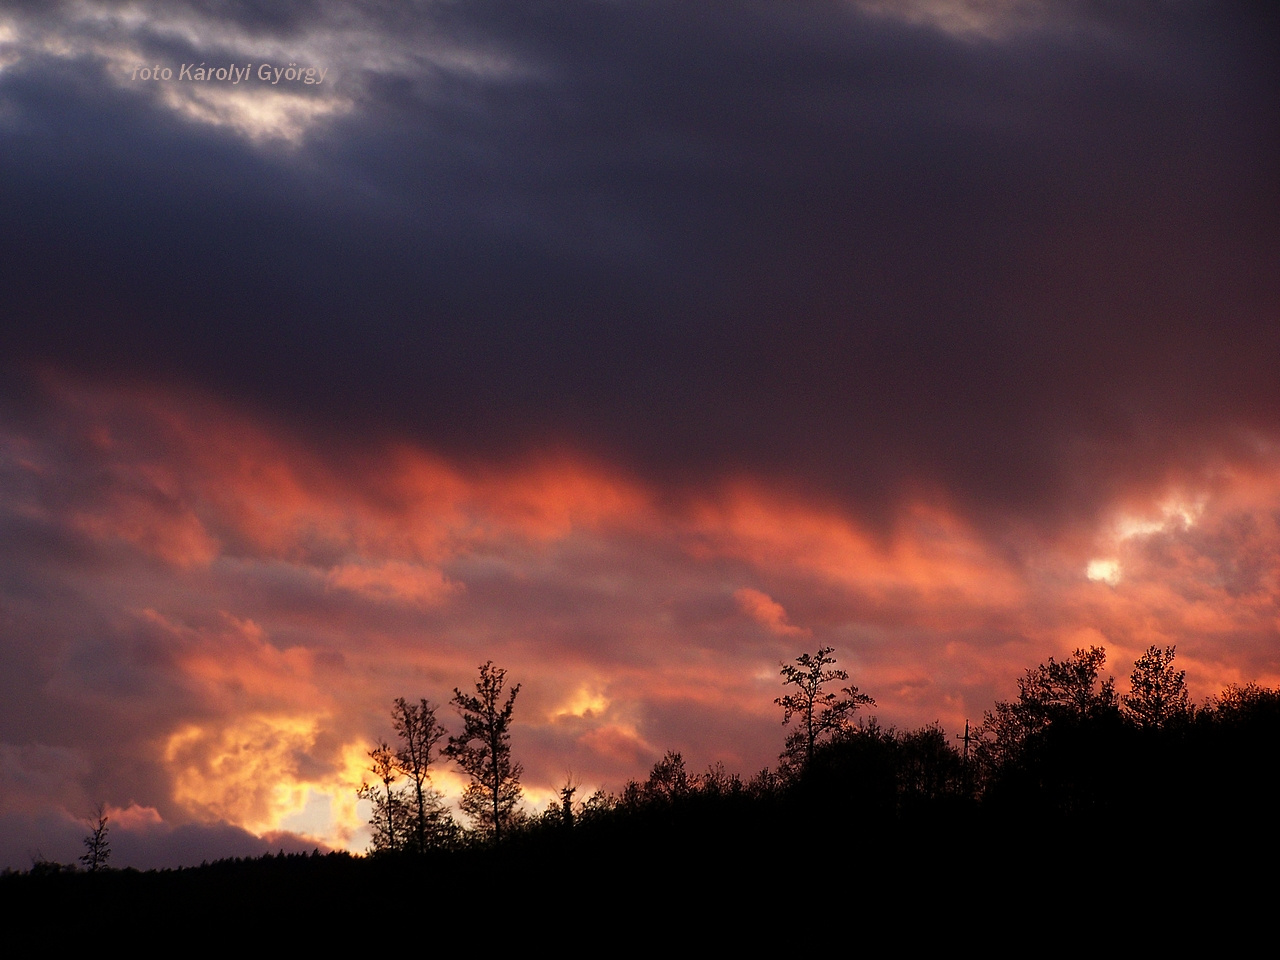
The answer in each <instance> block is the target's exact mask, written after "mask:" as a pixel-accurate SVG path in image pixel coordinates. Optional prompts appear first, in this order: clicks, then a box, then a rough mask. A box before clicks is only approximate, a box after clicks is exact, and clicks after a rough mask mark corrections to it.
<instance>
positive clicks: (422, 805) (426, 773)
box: [392, 697, 447, 853]
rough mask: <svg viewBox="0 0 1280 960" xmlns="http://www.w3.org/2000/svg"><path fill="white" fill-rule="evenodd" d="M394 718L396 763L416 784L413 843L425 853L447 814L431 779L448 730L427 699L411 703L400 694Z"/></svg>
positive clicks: (412, 803)
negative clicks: (437, 719)
mask: <svg viewBox="0 0 1280 960" xmlns="http://www.w3.org/2000/svg"><path fill="white" fill-rule="evenodd" d="M392 719H393V721H394V725H395V731H396V734H397V735H398V736H399V738H400V743H399V746H398V747H397V748H396V757H395V759H396V766H397V768H398V769H399V770H400V772H401V773H403V774H404V775H405V776H406V777H408V778H409V780H410V782H411V784H412V786H411V796H410V800H411V806H412V811H411V813H412V820H413V827H412V842H413V846H414V848H415V849H416V850H417V851H418V852H419V853H422V852H424V851H425V850H426V849H427V847H428V846H430V845H431V843H432V839H433V836H434V834H436V833H437V832H438V827H439V825H440V821H441V818H442V817H444V816H447V814H445V813H444V811H443V808H442V804H441V801H440V794H439V793H437V792H436V791H435V790H434V789H432V787H431V785H430V783H429V782H428V781H429V778H430V767H431V763H432V761H433V760H434V759H435V753H436V745H437V744H438V743H439V742H440V741H441V740H443V739H444V738H445V736H446V733H447V732H446V731H445V729H444V727H442V726H441V725H440V724H439V723H438V722H436V713H435V707H433V706H432V705H431V704H429V703H428V702H427V701H426V700H425V699H424V700H420V701H418V702H417V703H409V702H408V701H407V700H405V698H404V697H399V698H398V699H397V700H396V701H395V709H394V710H393V711H392Z"/></svg>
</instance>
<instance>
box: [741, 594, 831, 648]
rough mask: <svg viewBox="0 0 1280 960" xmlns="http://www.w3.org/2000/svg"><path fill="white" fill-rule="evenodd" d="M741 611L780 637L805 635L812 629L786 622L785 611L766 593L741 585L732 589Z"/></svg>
mask: <svg viewBox="0 0 1280 960" xmlns="http://www.w3.org/2000/svg"><path fill="white" fill-rule="evenodd" d="M733 598H734V599H735V600H737V601H738V606H739V607H740V608H741V610H742V612H743V613H745V614H746V615H747V616H749V617H751V619H753V620H755V621H756V622H757V623H759V624H761V625H762V626H764V627H767V628H768V629H769V630H771V631H772V632H773V633H776V634H777V635H778V636H780V637H807V636H809V635H810V634H811V633H812V631H810V630H806V629H804V628H803V627H797V626H795V625H793V624H790V623H788V622H787V611H786V610H784V609H783V608H782V604H780V603H778V602H776V601H775V600H773V599H772V598H771V597H770V596H769V595H768V594H767V593H761V592H760V591H759V590H753V589H751V588H750V587H743V588H742V589H741V590H736V591H734V594H733Z"/></svg>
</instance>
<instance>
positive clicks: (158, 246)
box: [0, 0, 1280, 869]
mask: <svg viewBox="0 0 1280 960" xmlns="http://www.w3.org/2000/svg"><path fill="white" fill-rule="evenodd" d="M1278 321H1280V15H1278V14H1277V11H1276V9H1275V8H1274V6H1273V5H1269V4H1261V3H1252V2H1211V0H1123V2H1122V0H899V2H894V0H808V2H804V3H796V2H792V0H722V2H719V0H718V2H703V3H692V2H689V0H555V2H534V0H452V2H451V0H420V2H412V3H411V2H403V0H356V2H352V0H341V2H338V0H309V2H294V3H287V4H286V3H267V2H254V0H205V2H198V0H185V2H184V0H178V2H165V3H159V2H155V3H151V2H108V0H67V2H40V3H36V2H7V3H3V4H0V660H2V662H3V666H2V668H0V688H2V691H3V692H2V695H0V866H9V867H13V868H17V869H24V868H26V867H29V866H30V865H31V863H32V862H33V860H34V859H36V858H39V857H44V858H48V859H55V860H62V861H64V862H65V861H71V860H74V859H75V858H76V857H77V856H78V855H79V854H80V853H81V852H83V848H82V847H81V845H80V838H81V837H82V836H84V834H85V833H86V832H87V828H86V825H85V818H86V817H87V816H88V815H89V814H90V812H91V811H92V810H93V809H94V808H95V806H96V805H97V804H98V803H103V804H105V806H106V810H107V812H108V815H109V816H110V817H111V820H110V825H111V828H112V833H111V840H112V847H113V860H112V862H113V864H115V865H119V866H124V865H134V866H139V867H152V866H172V865H177V864H190V863H198V862H200V861H201V860H205V859H209V860H212V859H215V858H217V857H221V856H233V855H256V854H258V853H261V852H263V851H264V850H266V849H270V850H272V851H274V850H277V849H285V850H310V849H313V848H316V847H319V848H321V849H327V848H336V849H344V848H345V849H351V850H355V851H363V850H364V849H365V848H366V847H367V845H368V843H369V834H368V829H367V826H366V825H365V821H366V820H367V817H368V810H367V804H358V803H357V800H356V795H355V794H356V789H357V787H358V786H359V784H360V782H361V780H362V779H363V778H364V777H366V776H368V774H367V772H366V771H367V768H368V765H369V759H368V756H367V753H368V750H369V749H370V748H371V747H373V746H374V745H375V744H376V743H377V742H378V741H380V740H382V739H389V738H391V737H392V728H391V716H390V712H391V705H392V701H393V699H394V698H396V697H401V696H403V697H407V698H408V699H410V700H413V701H416V700H418V699H419V698H426V699H428V700H429V701H431V702H432V703H434V704H437V705H438V710H437V716H438V717H439V719H440V720H441V721H442V722H443V723H444V725H445V726H446V727H449V728H450V729H452V730H455V731H456V730H457V729H459V728H460V727H461V723H460V721H459V719H458V717H457V715H456V713H455V712H454V711H453V710H452V709H451V708H450V706H449V703H448V702H449V700H450V698H451V697H452V696H453V692H454V690H455V688H462V689H463V690H469V689H473V684H474V683H475V680H476V678H477V674H478V667H479V665H480V664H482V663H484V662H486V661H490V660H492V661H493V662H494V663H495V664H497V665H498V666H500V667H502V668H504V669H505V670H506V671H507V677H508V681H509V682H510V683H520V684H521V687H520V693H519V697H518V699H517V701H516V706H515V715H514V720H515V725H514V727H513V731H512V745H513V750H514V753H515V757H516V759H517V760H519V761H520V762H521V763H522V764H523V766H524V786H525V791H526V804H527V809H529V810H530V811H531V812H535V811H537V810H539V809H541V808H543V807H545V805H546V803H547V802H548V800H549V799H550V798H551V797H552V796H553V795H554V792H555V791H556V789H557V788H558V787H559V786H560V785H562V784H563V783H564V782H565V781H566V779H569V778H571V779H572V780H573V782H574V783H576V784H578V785H579V788H580V790H581V791H582V792H583V794H585V793H588V792H590V791H591V790H594V789H596V788H597V787H603V788H605V789H607V790H611V791H615V792H616V791H619V790H620V789H621V788H622V786H623V785H624V784H625V782H626V781H627V780H628V779H630V778H644V777H645V776H646V775H647V772H648V770H649V769H650V767H651V766H652V765H653V763H654V762H655V761H657V760H658V759H660V758H661V757H662V756H663V754H664V753H665V752H666V751H668V750H677V751H680V752H681V753H682V755H683V756H684V758H685V761H686V764H687V766H688V768H689V769H690V771H693V772H696V771H698V770H704V769H706V768H707V767H708V766H709V765H711V764H715V763H722V764H724V766H725V767H726V768H727V769H728V770H729V771H732V772H737V773H740V774H742V775H743V776H744V777H749V776H751V775H752V774H754V773H755V772H756V771H758V770H760V769H761V768H763V767H766V766H774V765H775V764H776V762H777V757H778V753H779V751H780V750H781V749H782V746H783V742H784V739H785V735H786V733H787V730H788V729H789V728H784V727H783V726H782V723H781V721H782V712H781V710H780V708H778V707H777V706H776V705H775V703H774V699H775V698H776V697H778V696H780V695H782V694H783V692H784V691H783V690H782V688H781V686H780V679H779V668H780V665H781V664H782V663H783V662H789V661H793V660H794V659H795V658H796V657H798V656H799V655H801V654H802V653H804V652H812V651H814V650H817V649H818V648H820V647H832V648H834V649H835V657H836V658H837V660H838V663H839V665H840V666H841V667H843V668H845V669H847V670H848V671H849V673H850V679H851V682H852V683H854V684H856V685H857V686H858V688H859V689H860V690H861V691H862V692H864V693H867V694H870V695H871V696H872V697H874V698H875V701H876V705H875V706H874V707H873V708H868V711H867V714H866V715H868V716H869V715H874V716H876V717H878V718H879V720H880V722H881V723H882V724H883V725H885V726H896V727H898V728H900V729H913V728H916V727H919V726H921V725H924V724H928V723H933V722H940V723H941V724H942V725H943V727H944V728H945V729H946V730H947V731H948V733H949V734H955V733H959V732H961V731H962V730H963V728H964V724H965V722H966V720H969V721H971V722H974V723H977V722H980V721H981V719H982V716H983V713H984V711H986V710H989V709H991V708H992V706H993V705H994V703H995V702H996V701H997V700H1000V699H1008V698H1011V697H1013V696H1014V695H1015V694H1016V680H1017V678H1018V677H1019V676H1020V675H1021V674H1022V672H1023V671H1024V670H1026V669H1028V668H1029V667H1032V666H1034V665H1036V664H1038V663H1041V662H1043V661H1045V660H1046V659H1047V658H1048V657H1050V656H1053V657H1057V658H1062V657H1064V656H1068V655H1069V654H1070V653H1071V652H1072V651H1073V650H1074V649H1076V648H1078V647H1088V646H1093V645H1101V646H1105V648H1106V650H1107V656H1108V670H1109V671H1110V673H1111V675H1114V676H1115V677H1116V679H1117V687H1118V689H1119V690H1120V692H1124V690H1126V689H1127V683H1128V674H1129V671H1130V670H1131V668H1132V663H1133V661H1134V660H1135V659H1136V658H1137V657H1138V656H1140V655H1141V653H1142V652H1143V651H1144V650H1145V649H1146V648H1147V647H1148V646H1149V645H1152V644H1158V645H1161V646H1166V645H1176V648H1177V661H1176V663H1177V665H1178V666H1179V667H1180V668H1182V669H1184V670H1185V671H1186V673H1187V683H1188V685H1189V687H1190V690H1191V693H1192V695H1193V697H1194V698H1195V699H1196V700H1197V702H1203V701H1204V700H1205V699H1206V698H1208V697H1210V696H1212V695H1213V694H1215V693H1217V692H1218V691H1220V690H1221V689H1222V688H1223V687H1224V686H1225V685H1227V684H1229V683H1245V682H1251V681H1252V682H1258V683H1263V684H1268V685H1275V684H1280V608H1278V606H1277V591H1278V590H1280V379H1278V378H1277V370H1280V322H1278ZM435 782H436V784H437V786H438V787H440V788H441V789H442V790H443V791H445V793H446V795H447V796H450V797H456V796H457V795H458V793H459V792H460V790H461V788H462V786H463V785H464V781H463V777H462V775H461V774H460V773H459V771H458V770H457V769H456V768H453V767H451V766H449V765H448V764H442V765H441V766H440V767H439V770H438V772H437V774H436V778H435Z"/></svg>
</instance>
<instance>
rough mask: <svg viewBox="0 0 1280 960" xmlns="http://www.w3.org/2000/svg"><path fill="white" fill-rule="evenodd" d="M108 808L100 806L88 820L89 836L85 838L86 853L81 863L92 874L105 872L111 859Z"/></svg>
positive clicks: (82, 855)
mask: <svg viewBox="0 0 1280 960" xmlns="http://www.w3.org/2000/svg"><path fill="white" fill-rule="evenodd" d="M107 819H108V818H107V808H106V806H105V805H103V804H101V803H100V804H98V805H97V806H96V807H95V808H94V810H93V813H92V814H91V815H90V816H89V818H88V821H87V822H88V824H89V834H88V836H86V837H85V838H84V847H85V850H84V853H83V854H81V855H80V862H81V863H83V864H84V866H85V869H86V870H88V871H89V872H90V873H96V872H97V871H99V870H105V869H106V867H107V861H108V860H110V859H111V843H110V842H109V841H108V840H107Z"/></svg>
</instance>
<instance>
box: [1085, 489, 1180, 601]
mask: <svg viewBox="0 0 1280 960" xmlns="http://www.w3.org/2000/svg"><path fill="white" fill-rule="evenodd" d="M1204 508H1205V497H1204V496H1200V497H1198V498H1196V499H1193V500H1187V499H1185V498H1183V497H1180V496H1174V497H1170V498H1168V499H1166V500H1165V501H1163V502H1162V503H1161V504H1160V505H1159V506H1158V508H1157V511H1156V513H1155V514H1145V515H1138V514H1124V515H1122V516H1121V517H1120V519H1119V520H1117V521H1116V523H1115V528H1114V529H1115V533H1114V535H1113V540H1114V549H1115V550H1116V551H1118V552H1123V550H1124V545H1125V543H1126V542H1127V541H1130V540H1134V539H1143V538H1146V537H1150V536H1152V535H1154V534H1158V533H1168V532H1172V531H1179V530H1189V529H1190V528H1191V527H1193V526H1194V525H1195V523H1196V521H1197V520H1198V519H1199V517H1200V516H1201V514H1203V513H1204ZM1123 572H1124V568H1123V566H1122V565H1121V562H1120V559H1119V557H1118V556H1109V557H1095V558H1094V559H1092V560H1090V561H1089V563H1088V565H1087V566H1086V567H1085V576H1086V577H1088V578H1089V579H1090V580H1093V581H1095V582H1103V583H1107V584H1110V585H1111V586H1113V587H1114V586H1115V585H1116V584H1118V583H1119V582H1120V580H1121V577H1122V575H1123Z"/></svg>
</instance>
